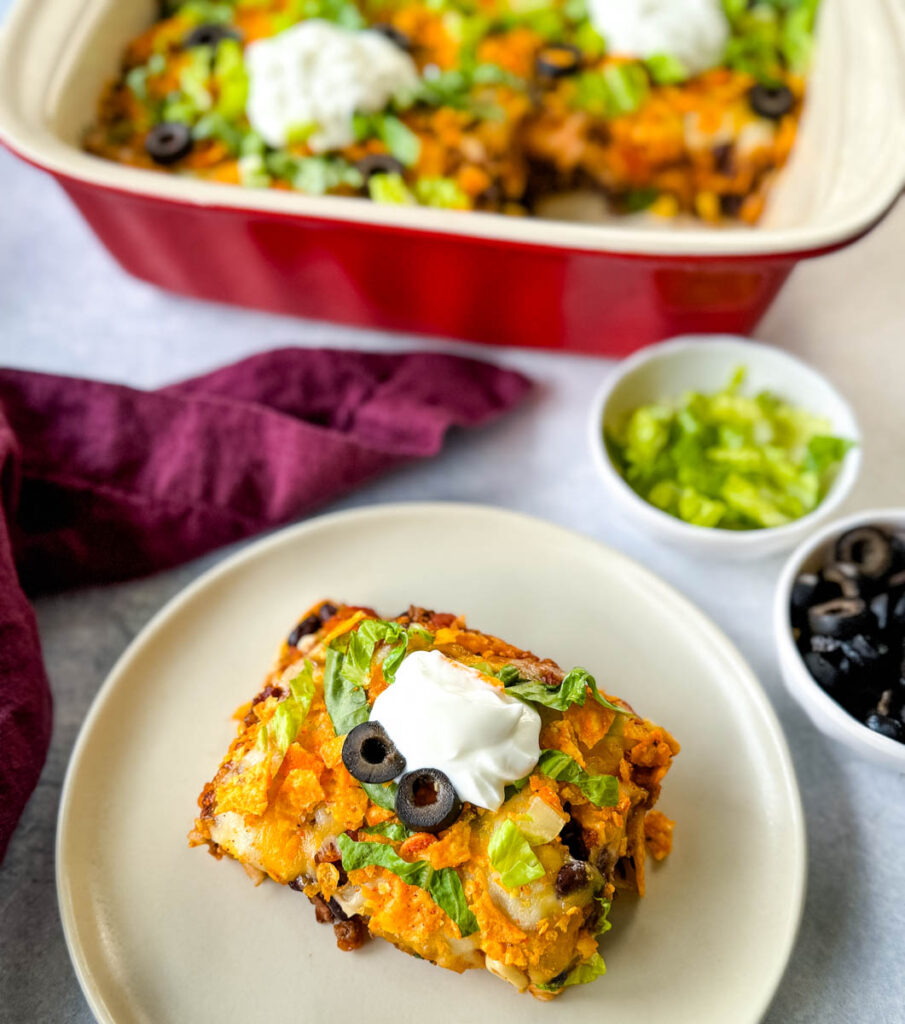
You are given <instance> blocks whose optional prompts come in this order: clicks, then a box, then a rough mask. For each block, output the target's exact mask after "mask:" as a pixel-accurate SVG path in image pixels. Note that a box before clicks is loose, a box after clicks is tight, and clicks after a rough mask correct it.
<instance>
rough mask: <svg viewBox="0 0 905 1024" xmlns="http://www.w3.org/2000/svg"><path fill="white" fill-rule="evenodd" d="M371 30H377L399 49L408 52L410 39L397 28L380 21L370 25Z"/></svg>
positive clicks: (410, 45) (410, 44) (410, 43)
mask: <svg viewBox="0 0 905 1024" xmlns="http://www.w3.org/2000/svg"><path fill="white" fill-rule="evenodd" d="M371 31H372V32H379V33H380V35H382V36H384V37H385V38H387V39H389V41H390V42H391V43H395V44H396V45H397V46H398V47H399V49H400V50H405V51H406V52H408V51H409V50H411V48H412V41H411V39H409V37H408V36H407V35H406V34H405V33H404V32H400V31H399V29H398V28H396V27H394V26H393V25H390V24H389V23H388V22H380V23H379V24H377V25H372V26H371Z"/></svg>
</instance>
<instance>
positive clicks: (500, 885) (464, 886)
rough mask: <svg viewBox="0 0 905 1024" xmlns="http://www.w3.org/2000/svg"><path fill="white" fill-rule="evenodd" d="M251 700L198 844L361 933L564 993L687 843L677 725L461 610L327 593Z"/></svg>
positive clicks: (340, 928)
mask: <svg viewBox="0 0 905 1024" xmlns="http://www.w3.org/2000/svg"><path fill="white" fill-rule="evenodd" d="M419 673H420V674H419ZM394 687H395V689H394ZM444 700H445V701H446V702H447V703H446V704H443V703H442V701H444ZM431 701H434V702H435V703H434V704H432V703H431ZM457 702H460V703H461V705H462V706H461V707H458V706H457ZM432 708H435V709H436V715H434V714H432ZM485 708H486V709H489V710H485ZM372 709H373V711H372ZM460 711H461V712H462V714H461V715H459V712H460ZM378 714H379V715H380V717H381V719H382V721H380V722H378V721H377V716H378ZM488 716H489V717H488ZM236 717H237V718H238V720H239V729H238V734H237V736H236V738H235V739H234V740H233V742H232V744H231V746H230V748H229V751H228V752H227V754H226V757H225V758H224V760H223V762H222V763H221V765H220V768H219V771H218V772H217V773H216V775H215V776H214V777H213V779H212V780H211V781H210V782H208V783H207V784H206V785H205V786H204V788H203V790H202V793H201V795H200V797H199V799H198V804H199V807H200V815H199V817H198V818H197V820H196V821H195V825H194V828H193V830H192V831H191V833H190V834H189V842H190V845H192V846H199V845H205V844H206V845H207V846H208V847H209V849H210V851H211V853H213V854H214V855H215V856H216V857H221V856H223V855H224V854H226V855H228V856H231V857H234V858H235V859H236V860H238V861H239V862H240V863H242V865H243V866H244V868H245V870H246V871H247V873H248V874H249V875H250V876H251V877H252V878H253V879H254V881H255V882H260V881H263V880H264V879H265V878H267V877H269V878H271V879H273V880H274V881H276V882H278V883H280V884H284V885H287V886H289V887H290V888H292V889H294V890H296V891H297V892H299V893H301V894H303V895H304V896H306V897H307V898H308V899H309V900H310V901H311V903H312V904H313V905H314V908H315V914H316V916H317V920H318V921H320V922H322V923H332V924H333V927H334V931H335V934H336V939H337V945H338V946H339V947H340V948H341V949H344V950H351V949H355V948H357V947H358V946H360V945H361V944H362V943H363V942H364V941H365V939H366V938H367V937H368V936H369V935H375V936H379V937H382V938H385V939H387V940H388V941H389V942H391V943H393V944H394V945H395V946H397V947H398V948H399V949H401V950H403V951H405V952H408V953H410V954H412V955H415V956H418V957H420V958H423V959H426V960H430V961H431V962H433V963H435V964H438V965H439V966H441V967H446V968H448V969H451V970H454V971H459V972H461V971H465V970H468V969H470V968H480V967H485V968H487V969H488V970H489V971H491V972H492V973H493V974H495V975H497V976H499V977H500V978H502V979H504V980H505V981H508V982H509V983H510V984H512V985H513V986H515V987H516V988H517V989H518V990H519V991H524V990H528V991H530V992H531V994H532V995H534V996H536V997H538V998H540V999H549V998H552V997H553V996H555V995H558V994H559V993H560V992H562V991H563V989H565V988H567V987H569V986H571V985H574V984H581V983H584V982H588V981H592V980H593V979H594V978H596V977H598V976H599V975H601V974H603V973H604V971H605V966H604V961H603V959H602V957H601V955H600V953H599V951H598V939H599V938H600V937H601V936H602V935H603V934H604V933H605V932H606V931H607V930H608V929H609V927H610V926H609V922H608V920H607V913H608V911H609V908H610V904H611V901H612V899H613V898H614V897H615V896H616V895H617V894H618V893H619V892H635V893H637V894H639V895H643V894H644V888H645V859H646V853H647V852H648V851H650V852H651V853H652V855H653V856H654V857H655V858H656V859H662V858H663V857H665V856H666V855H667V854H668V853H669V850H670V848H671V843H672V825H673V823H672V822H671V821H669V819H668V818H666V817H665V816H664V815H663V814H661V813H660V812H658V811H656V810H653V807H654V804H655V803H656V801H657V798H658V796H659V793H660V785H661V783H662V780H663V778H664V776H665V775H666V773H667V771H668V770H669V767H670V764H671V761H672V758H673V757H674V756H675V755H676V754H677V753H678V751H679V746H678V744H677V743H676V741H675V740H674V739H673V738H672V737H671V736H670V735H669V733H668V732H666V731H665V730H664V729H662V728H660V727H658V726H655V725H653V724H652V723H650V722H647V721H644V720H643V719H641V718H640V717H639V716H637V715H636V714H635V713H634V712H633V711H632V709H631V708H630V707H629V706H628V705H627V704H626V703H624V702H623V701H621V700H618V699H616V698H612V699H611V698H609V697H606V696H605V695H603V694H602V693H600V691H599V690H598V688H597V684H596V682H595V680H594V679H593V677H592V676H590V675H589V674H588V673H587V672H586V671H584V670H583V669H573V670H572V671H571V672H568V673H566V672H564V671H563V670H562V669H561V668H560V667H559V666H558V665H557V664H555V663H554V662H553V661H550V660H543V659H540V658H538V657H536V656H535V655H533V654H531V653H529V652H527V651H523V650H520V649H519V648H517V647H514V646H512V645H510V644H508V643H506V642H504V641H502V640H500V639H498V638H496V637H493V636H489V635H486V634H484V633H480V632H477V631H475V630H471V629H469V628H468V627H467V626H466V625H465V622H464V620H463V619H462V618H459V617H456V616H454V615H452V614H440V613H434V612H429V611H425V610H423V609H420V608H415V607H412V608H410V609H409V610H408V611H407V612H406V613H405V614H403V615H400V616H399V617H397V618H395V619H392V620H383V619H380V618H378V617H377V615H376V613H375V612H374V611H372V610H371V609H369V608H362V607H355V606H347V605H343V606H340V607H337V606H336V605H334V604H332V603H331V602H326V601H325V602H322V603H320V604H318V605H316V606H314V607H313V608H311V609H310V610H309V611H308V613H307V614H306V615H305V616H304V617H303V618H302V620H301V621H300V622H299V624H298V625H297V626H296V627H295V629H294V630H293V631H292V632H291V633H290V635H289V637H288V638H287V641H286V642H285V643H284V644H283V646H282V649H281V651H280V653H279V656H278V658H277V662H276V665H275V666H274V668H273V670H272V671H271V673H270V674H269V676H268V677H267V679H266V681H265V685H264V686H263V688H262V689H261V690H260V691H259V693H258V694H257V696H256V697H255V698H254V699H253V700H252V701H251V702H250V703H249V704H246V705H244V706H242V707H241V708H240V709H239V710H238V712H237V713H236ZM457 722H461V723H465V724H464V726H463V728H459V727H458V725H457ZM500 723H502V725H501V724H500ZM510 726H511V728H512V731H511V733H509V732H506V730H507V729H509V728H510ZM500 729H502V731H500ZM495 730H496V731H495ZM478 733H480V738H479V740H477V739H476V738H475V737H476V736H477V734H478ZM485 738H486V740H485ZM419 740H422V741H424V742H422V743H421V749H422V753H415V751H416V749H417V748H418V747H419ZM359 741H360V742H359ZM378 741H379V742H378ZM375 743H376V747H375ZM397 743H398V747H397ZM375 750H376V751H377V752H376V753H375ZM424 750H426V751H427V754H424V753H423V751H424ZM432 757H433V758H435V760H434V761H433V763H431V764H427V763H425V758H426V759H427V760H430V759H431V758H432ZM394 758H395V760H393V759H394ZM418 758H420V760H418ZM406 759H407V763H403V762H404V761H406ZM438 766H442V769H443V770H442V771H441V770H440V768H439V767H438ZM526 766H527V767H526ZM384 769H386V771H385V772H384V774H383V775H380V776H379V777H380V778H381V780H382V781H378V782H374V781H367V779H368V778H371V775H372V774H379V772H380V771H384ZM507 772H508V775H507ZM516 772H518V774H516ZM510 775H511V777H509V776H510ZM356 776H359V777H356ZM393 779H395V780H396V781H393ZM424 779H428V780H433V779H437V780H439V781H438V782H437V783H436V786H435V788H434V789H432V790H431V791H430V792H429V793H428V792H427V790H426V789H425V788H424V784H423V783H424ZM412 780H414V781H412ZM451 780H455V785H454V786H453V785H452V783H451ZM431 785H434V783H433V782H431ZM419 787H421V788H420V789H419ZM473 787H474V788H473ZM494 787H496V793H495V792H494ZM453 789H454V790H455V792H453ZM475 793H477V794H478V795H477V796H475V795H474V794H475ZM425 794H426V795H425ZM468 795H471V796H472V801H471V802H470V801H469V800H468V799H467V798H466V797H467V796H468ZM446 797H448V798H449V801H450V803H449V806H448V808H447V807H446V806H445V805H444V806H441V805H442V803H443V800H444V799H445V798H446ZM478 801H481V802H483V804H484V805H485V806H481V805H480V804H479V802H478ZM434 805H436V806H434ZM431 815H434V817H433V819H432V820H430V821H428V819H429V818H430V817H431ZM441 818H442V820H441ZM422 826H423V827H422Z"/></svg>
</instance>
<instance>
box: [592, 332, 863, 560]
mask: <svg viewBox="0 0 905 1024" xmlns="http://www.w3.org/2000/svg"><path fill="white" fill-rule="evenodd" d="M860 439H861V432H860V429H859V427H858V422H857V420H856V418H855V415H854V412H853V411H852V409H851V407H850V406H849V404H848V402H847V401H846V400H845V399H844V398H843V397H842V395H841V394H840V393H839V392H838V391H837V390H836V388H835V387H834V386H833V385H832V384H831V383H830V382H829V381H828V380H827V379H826V378H825V377H823V376H821V375H820V374H819V373H817V372H816V371H815V370H814V369H812V368H811V367H809V366H807V365H806V364H805V363H803V362H802V361H801V360H799V359H796V358H795V357H794V356H792V355H790V354H789V353H788V352H784V351H782V350H781V349H778V348H774V347H772V346H770V345H764V344H761V343H758V342H754V341H748V340H745V339H742V338H736V337H730V336H707V337H701V338H693V337H687V338H676V339H674V340H672V341H667V342H663V343H661V344H659V345H653V346H651V347H650V348H647V349H644V350H642V351H641V352H639V353H638V354H637V355H635V356H633V357H631V358H630V359H627V360H625V361H624V362H622V363H620V364H619V365H618V366H617V367H616V368H615V370H614V371H613V372H612V374H610V376H609V377H608V378H607V380H606V381H605V382H604V384H603V386H602V388H601V389H600V392H599V393H598V395H597V398H596V400H595V402H594V405H593V408H592V412H591V419H590V444H591V451H592V454H593V458H594V461H595V464H596V466H597V469H598V471H599V473H600V475H601V478H602V479H603V481H604V483H605V484H606V486H607V490H608V492H609V495H610V497H611V499H612V501H613V502H614V503H615V504H616V505H617V506H618V507H619V508H621V509H622V511H623V512H624V513H625V514H626V515H627V516H628V518H629V519H630V520H631V522H632V523H633V524H634V525H635V526H636V527H638V528H639V529H642V530H644V531H646V532H648V533H650V534H652V535H653V536H655V537H657V538H658V539H661V540H665V541H668V542H671V543H675V544H680V545H683V546H685V547H686V548H689V549H691V550H694V551H695V552H697V553H699V554H705V555H716V556H724V557H730V558H758V557H763V556H766V555H770V554H775V553H777V552H780V551H784V550H787V549H789V548H791V547H793V546H794V545H795V544H797V543H799V542H800V541H801V540H802V539H803V538H804V537H805V536H807V535H808V533H810V532H811V530H813V529H814V527H815V526H816V525H817V524H818V523H821V522H823V521H824V520H825V519H826V518H827V517H828V516H830V515H831V514H832V513H833V511H834V510H835V509H837V508H838V507H839V505H840V504H842V502H843V501H844V500H845V498H846V497H847V496H848V494H849V492H850V491H851V489H852V487H853V485H854V483H855V480H856V478H857V476H858V472H859V469H860V465H861V448H860Z"/></svg>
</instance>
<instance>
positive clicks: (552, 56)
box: [534, 43, 581, 78]
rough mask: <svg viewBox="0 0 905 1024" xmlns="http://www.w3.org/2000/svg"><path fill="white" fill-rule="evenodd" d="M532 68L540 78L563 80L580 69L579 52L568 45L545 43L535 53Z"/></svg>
mask: <svg viewBox="0 0 905 1024" xmlns="http://www.w3.org/2000/svg"><path fill="white" fill-rule="evenodd" d="M534 66H535V68H536V69H537V73H538V74H539V75H540V76H541V77H542V78H564V77H565V76H566V75H574V74H575V72H576V71H577V70H578V69H579V68H580V67H581V50H579V49H578V47H577V46H570V45H569V43H547V45H546V46H542V47H541V48H540V49H539V50H538V51H537V56H536V57H535V58H534Z"/></svg>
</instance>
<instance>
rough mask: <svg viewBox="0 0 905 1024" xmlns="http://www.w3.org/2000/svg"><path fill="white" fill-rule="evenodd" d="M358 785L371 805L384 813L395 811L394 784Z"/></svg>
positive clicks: (395, 787)
mask: <svg viewBox="0 0 905 1024" xmlns="http://www.w3.org/2000/svg"><path fill="white" fill-rule="evenodd" d="M364 721H367V719H364ZM359 785H360V786H361V788H362V789H363V790H364V791H365V792H366V793H367V794H368V799H369V800H370V801H371V803H372V804H377V806H378V807H382V808H383V809H384V810H385V811H395V810H396V791H397V790H398V789H399V787H398V786H397V785H396V783H395V782H387V783H380V782H359Z"/></svg>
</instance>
